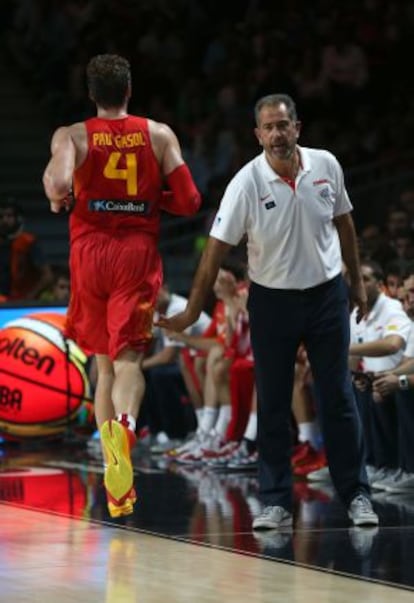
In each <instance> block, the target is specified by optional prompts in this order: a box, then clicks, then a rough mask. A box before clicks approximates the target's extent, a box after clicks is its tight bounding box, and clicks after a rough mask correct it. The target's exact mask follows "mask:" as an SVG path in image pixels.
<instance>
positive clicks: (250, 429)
mask: <svg viewBox="0 0 414 603" xmlns="http://www.w3.org/2000/svg"><path fill="white" fill-rule="evenodd" d="M243 437H245V438H246V440H251V441H252V442H255V441H256V439H257V412H256V411H255V410H254V411H252V412H251V413H250V415H249V420H248V422H247V426H246V429H245V431H244V436H243Z"/></svg>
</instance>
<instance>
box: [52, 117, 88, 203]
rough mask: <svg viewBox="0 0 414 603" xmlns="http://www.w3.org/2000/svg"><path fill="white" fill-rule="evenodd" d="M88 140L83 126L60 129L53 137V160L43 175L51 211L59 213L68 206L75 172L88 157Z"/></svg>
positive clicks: (75, 125)
mask: <svg viewBox="0 0 414 603" xmlns="http://www.w3.org/2000/svg"><path fill="white" fill-rule="evenodd" d="M86 151H87V140H86V130H85V127H84V125H83V124H81V123H79V124H74V125H72V126H68V127H66V126H64V127H61V128H58V129H57V130H56V131H55V133H54V134H53V137H52V142H51V158H50V161H49V163H48V164H47V166H46V169H45V171H44V174H43V185H44V188H45V192H46V195H47V197H48V199H49V201H50V209H51V210H52V212H54V213H57V212H59V211H60V210H61V209H62V208H63V207H66V206H67V203H68V196H69V194H70V192H71V189H72V178H73V172H74V170H75V168H76V167H78V166H79V165H80V164H81V163H82V161H83V160H84V158H85V156H86Z"/></svg>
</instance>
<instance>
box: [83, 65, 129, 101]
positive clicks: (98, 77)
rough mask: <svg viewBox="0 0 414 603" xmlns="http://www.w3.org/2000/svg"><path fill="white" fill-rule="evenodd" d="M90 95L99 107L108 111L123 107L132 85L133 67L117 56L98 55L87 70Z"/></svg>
mask: <svg viewBox="0 0 414 603" xmlns="http://www.w3.org/2000/svg"><path fill="white" fill-rule="evenodd" d="M86 78H87V84H88V90H89V94H90V96H91V98H92V100H93V101H95V102H96V104H97V105H99V106H101V107H103V108H104V109H108V108H111V107H121V106H122V105H123V104H124V102H125V99H126V98H127V95H128V90H129V87H130V85H131V67H130V64H129V62H128V61H127V59H125V58H124V57H120V56H119V55H117V54H98V55H97V56H95V57H93V58H92V59H91V60H90V61H89V63H88V66H87V68H86Z"/></svg>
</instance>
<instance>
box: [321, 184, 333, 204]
mask: <svg viewBox="0 0 414 603" xmlns="http://www.w3.org/2000/svg"><path fill="white" fill-rule="evenodd" d="M319 196H320V197H322V199H323V200H324V201H328V200H329V198H330V196H331V193H330V190H329V187H328V186H324V187H323V188H322V189H321V190H320V191H319Z"/></svg>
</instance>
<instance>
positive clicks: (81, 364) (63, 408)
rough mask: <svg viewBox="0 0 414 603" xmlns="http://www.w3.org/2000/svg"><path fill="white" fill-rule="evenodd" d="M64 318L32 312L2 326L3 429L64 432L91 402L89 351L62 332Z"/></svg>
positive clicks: (21, 433) (22, 433)
mask: <svg viewBox="0 0 414 603" xmlns="http://www.w3.org/2000/svg"><path fill="white" fill-rule="evenodd" d="M64 323H65V316H64V315H62V314H57V313H56V314H54V313H39V314H30V315H28V316H24V317H21V318H18V319H17V320H12V321H10V322H8V323H7V324H6V325H4V326H3V328H2V329H1V330H0V432H2V433H3V434H5V435H6V436H11V437H12V438H18V439H19V438H33V437H34V438H36V437H45V436H56V435H58V434H60V433H63V432H64V431H65V429H66V428H67V426H68V424H69V423H71V422H72V421H74V419H75V418H76V417H77V415H78V414H79V413H80V411H81V409H82V408H83V406H84V405H85V404H88V403H89V401H90V385H89V379H88V375H87V372H86V362H87V356H86V354H85V353H84V352H83V351H82V350H81V349H80V348H79V347H78V346H77V345H76V344H75V343H74V342H73V341H72V340H70V339H67V338H65V337H64V335H63V328H64Z"/></svg>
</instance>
